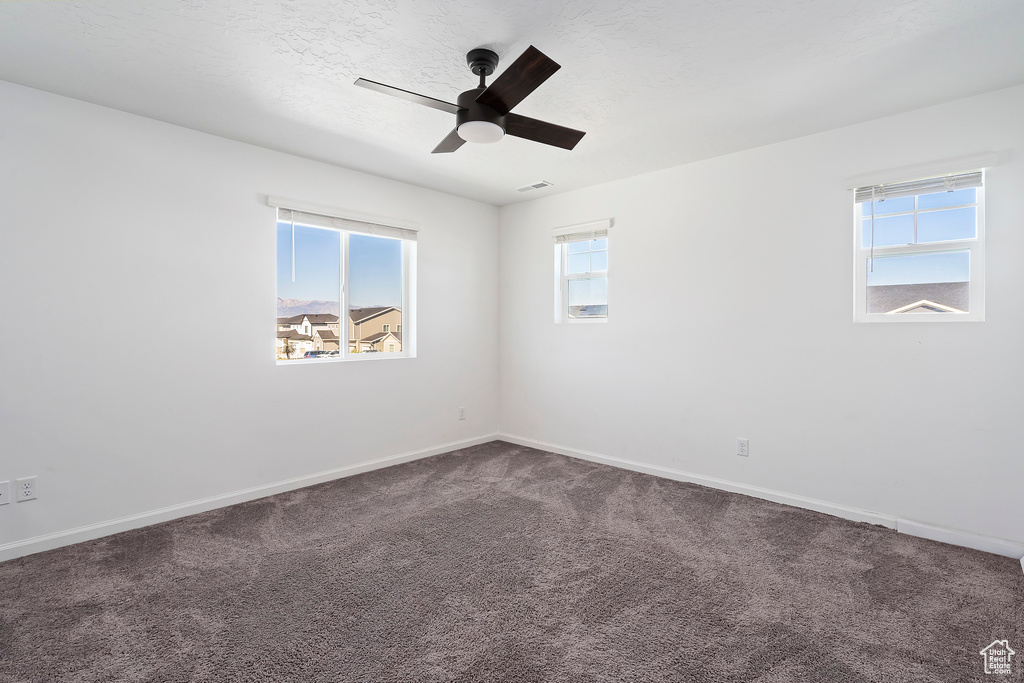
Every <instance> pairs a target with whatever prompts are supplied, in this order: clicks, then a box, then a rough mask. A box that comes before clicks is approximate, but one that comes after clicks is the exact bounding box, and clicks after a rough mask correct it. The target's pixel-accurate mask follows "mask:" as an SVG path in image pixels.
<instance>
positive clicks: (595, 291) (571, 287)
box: [554, 219, 611, 323]
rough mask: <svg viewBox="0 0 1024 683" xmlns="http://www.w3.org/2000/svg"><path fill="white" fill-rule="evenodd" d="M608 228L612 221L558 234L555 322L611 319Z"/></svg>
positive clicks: (557, 232)
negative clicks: (609, 311)
mask: <svg viewBox="0 0 1024 683" xmlns="http://www.w3.org/2000/svg"><path fill="white" fill-rule="evenodd" d="M609 227H611V220H610V219H609V220H606V221H601V222H599V223H594V224H587V225H583V226H575V227H572V228H560V229H558V230H556V231H555V232H556V234H555V252H554V253H555V322H556V323H558V322H606V321H607V320H608V228H609ZM582 228H589V229H582Z"/></svg>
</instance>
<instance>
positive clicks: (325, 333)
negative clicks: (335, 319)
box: [313, 329, 338, 341]
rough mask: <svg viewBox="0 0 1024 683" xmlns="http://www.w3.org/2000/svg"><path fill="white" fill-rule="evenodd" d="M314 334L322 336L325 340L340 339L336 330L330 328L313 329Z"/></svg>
mask: <svg viewBox="0 0 1024 683" xmlns="http://www.w3.org/2000/svg"><path fill="white" fill-rule="evenodd" d="M313 336H314V337H320V338H321V339H323V340H324V341H337V340H338V334H337V333H336V332H335V331H334V330H329V329H323V330H313Z"/></svg>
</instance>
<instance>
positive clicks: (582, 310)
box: [569, 304, 608, 318]
mask: <svg viewBox="0 0 1024 683" xmlns="http://www.w3.org/2000/svg"><path fill="white" fill-rule="evenodd" d="M569 315H570V316H571V317H573V318H600V317H602V316H607V315H608V304H588V305H586V306H570V307H569Z"/></svg>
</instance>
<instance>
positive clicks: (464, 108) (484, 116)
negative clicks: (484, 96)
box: [455, 88, 505, 130]
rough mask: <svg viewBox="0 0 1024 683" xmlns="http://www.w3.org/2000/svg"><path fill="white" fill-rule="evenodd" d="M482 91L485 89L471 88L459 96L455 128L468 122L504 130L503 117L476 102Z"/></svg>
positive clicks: (494, 110)
mask: <svg viewBox="0 0 1024 683" xmlns="http://www.w3.org/2000/svg"><path fill="white" fill-rule="evenodd" d="M484 90H485V88H473V89H472V90H467V91H466V92H464V93H462V94H461V95H459V99H458V105H459V111H458V113H456V114H455V127H456V128H458V127H459V126H461V125H462V124H464V123H466V122H468V121H486V122H487V123H493V124H495V125H496V126H500V127H501V129H502V130H505V117H504V116H503V115H501V114H499V113H498V111H497V110H496V109H493V108H492V107H488V106H487V105H485V104H480V103H479V102H477V101H476V98H477V97H478V96H479V95H480V93H482V92H483V91H484Z"/></svg>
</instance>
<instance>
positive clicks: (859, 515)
mask: <svg viewBox="0 0 1024 683" xmlns="http://www.w3.org/2000/svg"><path fill="white" fill-rule="evenodd" d="M498 438H500V439H501V440H503V441H508V442H510V443H514V444H519V445H520V446H530V447H532V448H539V449H540V450H544V451H550V452H552V453H559V454H561V455H567V456H569V457H571V458H580V459H581V460H589V461H591V462H598V463H602V464H605V465H611V466H613V467H621V468H623V469H627V470H632V471H634V472H643V473H645V474H653V475H655V476H658V477H664V478H666V479H674V480H676V481H686V482H691V483H694V484H701V485H703V486H709V487H711V488H715V489H721V490H723V491H731V492H732V493H742V494H744V495H747V496H753V497H755V498H763V499H764V500H770V501H773V502H775V503H783V504H784V505H792V506H793V507H798V508H803V509H805V510H814V511H815V512H824V513H825V514H828V515H833V516H835V517H842V518H843V519H849V520H852V521H855V522H868V523H870V524H879V525H881V526H885V527H889V528H890V529H895V530H897V531H899V532H900V533H905V534H910V535H913V536H920V537H922V538H928V539H931V540H934V541H941V542H943V543H950V544H952V545H959V546H964V547H966V548H973V549H975V550H982V551H984V552H988V553H993V554H996V555H1003V556H1005V557H1012V558H1021V569H1024V557H1022V555H1024V544H1022V543H1017V542H1014V541H1006V540H1003V539H1001V538H993V537H989V536H980V535H978V534H972V533H969V532H966V531H956V530H953V529H945V528H941V527H937V526H931V525H928V524H922V523H920V522H911V521H909V520H905V519H899V518H897V517H896V516H895V515H887V514H884V513H880V512H871V511H869V510H861V509H859V508H853V507H849V506H846V505H838V504H836V503H829V502H827V501H823V500H817V499H814V498H806V497H804V496H798V495H794V494H792V493H783V492H782V491H774V490H772V489H766V488H761V487H760V486H751V485H749V484H740V483H738V482H734V481H729V480H727V479H718V478H716V477H707V476H704V475H701V474H693V473H691V472H683V471H682V470H675V469H672V468H669V467H661V466H660V465H650V464H647V463H642V462H637V461H635V460H627V459H625V458H614V457H611V456H607V455H601V454H599V453H591V452H589V451H581V450H578V449H575V448H566V447H564V446H559V445H557V444H552V443H545V442H543V441H536V440H534V439H527V438H524V437H521V436H516V435H514V434H506V433H500V434H499V435H498Z"/></svg>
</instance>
